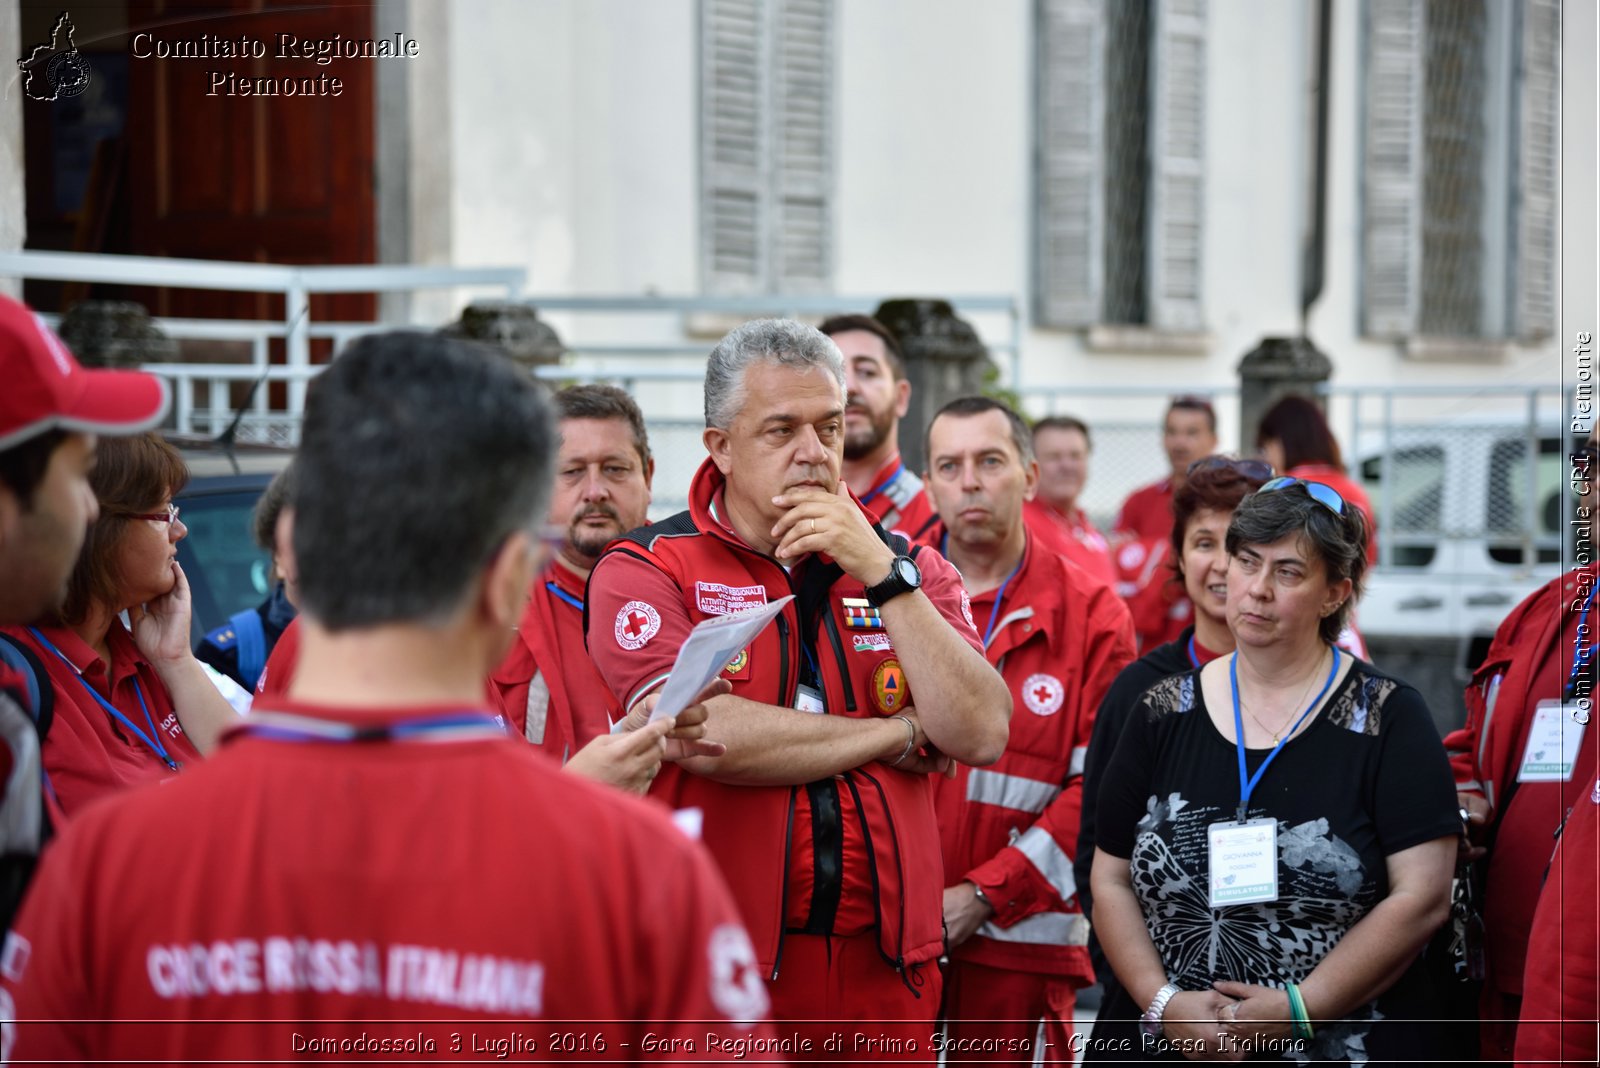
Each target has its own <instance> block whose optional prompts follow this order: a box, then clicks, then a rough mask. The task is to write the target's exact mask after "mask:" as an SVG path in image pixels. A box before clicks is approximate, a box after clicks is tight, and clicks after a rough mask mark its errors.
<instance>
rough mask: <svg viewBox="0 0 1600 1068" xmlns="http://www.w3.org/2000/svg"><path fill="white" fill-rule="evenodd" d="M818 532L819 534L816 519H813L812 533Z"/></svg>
mask: <svg viewBox="0 0 1600 1068" xmlns="http://www.w3.org/2000/svg"><path fill="white" fill-rule="evenodd" d="M816 532H817V521H816V520H815V519H813V520H812V521H811V533H813V534H815V533H816Z"/></svg>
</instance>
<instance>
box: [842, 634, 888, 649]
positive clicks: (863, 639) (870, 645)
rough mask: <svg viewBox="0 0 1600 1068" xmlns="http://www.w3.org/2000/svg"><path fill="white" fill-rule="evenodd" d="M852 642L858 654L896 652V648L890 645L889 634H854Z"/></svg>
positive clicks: (851, 636)
mask: <svg viewBox="0 0 1600 1068" xmlns="http://www.w3.org/2000/svg"><path fill="white" fill-rule="evenodd" d="M850 640H851V641H852V642H853V643H854V644H855V647H856V652H858V653H892V652H894V646H892V645H890V644H889V636H888V635H887V634H852V635H850Z"/></svg>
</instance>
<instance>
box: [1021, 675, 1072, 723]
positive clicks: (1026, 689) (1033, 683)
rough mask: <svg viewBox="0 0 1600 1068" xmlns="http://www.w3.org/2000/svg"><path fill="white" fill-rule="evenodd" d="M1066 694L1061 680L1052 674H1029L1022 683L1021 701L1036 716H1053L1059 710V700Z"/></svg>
mask: <svg viewBox="0 0 1600 1068" xmlns="http://www.w3.org/2000/svg"><path fill="white" fill-rule="evenodd" d="M1066 696H1067V691H1066V690H1065V689H1064V688H1063V687H1062V685H1061V680H1060V679H1058V678H1056V677H1055V676H1054V675H1043V674H1041V675H1029V676H1028V681H1027V682H1024V683H1023V684H1022V703H1023V704H1025V705H1027V706H1028V711H1029V712H1032V713H1033V714H1034V715H1036V716H1053V715H1055V714H1056V713H1057V712H1059V711H1061V702H1062V700H1063V699H1064V698H1065V697H1066Z"/></svg>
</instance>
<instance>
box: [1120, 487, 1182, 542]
mask: <svg viewBox="0 0 1600 1068" xmlns="http://www.w3.org/2000/svg"><path fill="white" fill-rule="evenodd" d="M1172 494H1173V485H1172V479H1170V478H1164V479H1162V480H1161V481H1159V482H1152V483H1150V485H1148V486H1141V487H1139V488H1138V489H1136V490H1134V491H1133V492H1132V493H1130V494H1128V499H1127V500H1125V501H1123V502H1122V511H1120V512H1118V513H1117V521H1116V522H1115V523H1113V524H1112V525H1111V536H1112V539H1113V540H1116V541H1120V540H1123V539H1124V538H1125V537H1127V536H1129V535H1131V536H1132V537H1133V538H1136V539H1138V540H1140V541H1167V540H1169V539H1171V537H1172Z"/></svg>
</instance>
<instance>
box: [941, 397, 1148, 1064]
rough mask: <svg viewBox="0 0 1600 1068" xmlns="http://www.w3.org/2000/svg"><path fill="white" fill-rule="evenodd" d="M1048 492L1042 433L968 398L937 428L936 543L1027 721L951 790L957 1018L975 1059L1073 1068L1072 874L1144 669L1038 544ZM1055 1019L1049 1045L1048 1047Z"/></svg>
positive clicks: (945, 794) (1084, 581)
mask: <svg viewBox="0 0 1600 1068" xmlns="http://www.w3.org/2000/svg"><path fill="white" fill-rule="evenodd" d="M1037 482H1038V466H1037V465H1036V464H1035V462H1034V459H1033V452H1032V447H1031V441H1030V436H1029V433H1028V428H1027V424H1025V423H1024V422H1023V421H1022V419H1021V418H1020V417H1018V416H1017V414H1016V413H1015V412H1013V411H1011V410H1010V409H1009V408H1007V407H1006V406H1005V405H1003V404H1001V403H999V402H998V401H994V400H990V399H989V398H987V397H964V398H961V399H959V400H954V401H951V402H950V403H949V404H947V405H945V406H944V407H943V408H942V409H940V410H939V413H938V414H937V415H935V416H934V418H933V422H932V423H931V424H930V425H929V427H928V487H929V492H930V493H931V494H932V496H933V500H934V504H935V505H936V506H937V507H938V509H939V517H940V520H941V522H940V524H939V525H938V526H937V527H935V528H934V529H933V530H932V531H931V532H930V536H929V542H928V544H930V545H931V546H933V547H935V548H937V549H939V550H940V552H942V553H943V554H944V555H945V556H946V557H947V558H948V559H949V560H950V562H951V563H953V564H955V565H956V568H957V569H958V570H959V571H960V572H961V577H962V581H963V582H964V583H965V584H966V588H967V592H968V594H969V595H970V596H971V597H972V609H973V619H974V620H975V621H976V623H977V624H978V626H979V628H980V633H981V634H982V635H983V643H984V653H985V655H986V656H987V657H988V660H989V662H990V663H991V664H994V665H995V667H996V668H997V670H999V671H1000V673H1001V674H1002V675H1003V676H1004V678H1005V680H1006V685H1007V686H1008V687H1009V688H1010V690H1011V696H1012V700H1013V702H1014V703H1015V707H1016V709H1017V713H1016V715H1015V716H1014V717H1013V718H1012V720H1011V738H1010V741H1009V742H1008V743H1007V745H1006V752H1005V755H1004V756H1002V757H1001V758H1000V760H999V762H998V763H996V764H994V765H993V766H992V767H988V768H966V767H961V768H959V769H958V770H957V774H956V777H955V778H954V779H952V780H947V781H942V782H940V783H939V785H938V789H937V798H936V804H937V808H938V812H939V829H940V833H941V837H942V841H943V845H944V864H945V883H946V886H945V891H944V921H945V933H946V937H947V938H948V940H949V946H950V957H951V964H950V967H949V969H948V970H947V971H946V973H945V998H944V1013H943V1015H944V1018H945V1020H946V1026H947V1028H948V1033H949V1036H950V1038H951V1039H952V1040H953V1041H954V1042H956V1043H957V1045H955V1046H954V1048H955V1049H957V1050H960V1051H961V1056H962V1057H963V1058H964V1059H980V1060H991V1059H992V1060H1002V1061H1031V1060H1033V1059H1034V1058H1035V1056H1036V1054H1037V1055H1040V1056H1042V1058H1043V1059H1046V1060H1054V1059H1058V1058H1059V1059H1070V1054H1071V1046H1070V1040H1071V1036H1072V1009H1073V1004H1074V1000H1075V997H1074V992H1075V991H1076V990H1077V989H1078V988H1080V987H1085V986H1089V985H1091V984H1093V983H1094V971H1093V969H1092V968H1091V966H1090V964H1089V955H1088V950H1087V948H1086V946H1087V942H1088V936H1089V923H1088V920H1087V918H1086V917H1085V916H1084V915H1083V913H1082V911H1081V910H1080V909H1079V908H1078V903H1077V894H1076V885H1075V883H1074V881H1073V875H1072V860H1073V856H1074V855H1075V854H1076V852H1077V839H1078V813H1079V811H1080V810H1081V807H1082V800H1083V762H1084V754H1085V752H1086V750H1087V747H1088V745H1089V736H1090V734H1091V733H1092V731H1093V728H1094V715H1095V709H1097V708H1098V707H1099V706H1100V700H1101V698H1102V697H1104V696H1105V692H1106V689H1107V688H1108V687H1109V686H1110V685H1111V682H1112V680H1113V679H1115V678H1116V676H1117V673H1118V672H1119V671H1121V670H1122V668H1123V667H1124V666H1126V665H1127V664H1128V663H1130V662H1131V661H1132V660H1133V655H1134V653H1133V625H1132V623H1131V622H1130V621H1129V618H1128V610H1127V608H1126V607H1124V606H1123V604H1122V602H1121V601H1120V600H1119V599H1118V598H1117V595H1116V593H1115V591H1113V590H1112V589H1111V587H1110V586H1109V585H1107V584H1106V583H1104V582H1102V581H1099V580H1097V579H1094V578H1092V577H1091V576H1090V575H1088V574H1087V573H1085V572H1084V571H1083V570H1082V569H1081V568H1078V567H1076V566H1074V565H1073V564H1071V563H1069V562H1068V561H1066V560H1064V559H1062V558H1061V557H1060V556H1058V555H1056V554H1054V553H1051V552H1050V551H1048V550H1047V549H1046V548H1045V547H1044V546H1043V545H1041V544H1040V543H1039V542H1038V541H1037V540H1036V539H1035V538H1034V537H1033V536H1032V535H1031V534H1030V532H1029V530H1028V528H1027V525H1026V523H1025V522H1024V521H1023V502H1024V501H1025V500H1027V499H1028V498H1029V497H1031V496H1032V495H1033V493H1034V490H1035V488H1036V486H1037ZM1041 1019H1042V1020H1045V1021H1046V1031H1045V1041H1047V1042H1049V1043H1050V1044H1051V1046H1052V1047H1053V1048H1051V1049H1047V1050H1044V1051H1042V1053H1041V1051H1038V1050H1036V1049H1035V1048H1034V1039H1035V1036H1036V1034H1037V1033H1038V1027H1039V1022H1040V1020H1041Z"/></svg>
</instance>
